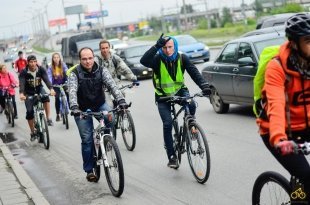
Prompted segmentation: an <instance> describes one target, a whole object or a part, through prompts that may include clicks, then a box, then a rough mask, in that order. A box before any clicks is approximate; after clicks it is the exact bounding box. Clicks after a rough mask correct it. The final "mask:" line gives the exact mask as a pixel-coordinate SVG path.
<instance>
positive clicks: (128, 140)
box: [121, 110, 136, 151]
mask: <svg viewBox="0 0 310 205" xmlns="http://www.w3.org/2000/svg"><path fill="white" fill-rule="evenodd" d="M121 118H122V119H121V130H122V136H123V139H124V143H125V146H126V148H127V150H129V151H133V150H134V149H135V147H136V130H135V125H134V123H133V119H132V116H131V113H130V111H129V110H126V111H124V113H123V115H122V116H121Z"/></svg>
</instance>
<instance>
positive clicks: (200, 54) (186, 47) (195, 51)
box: [174, 35, 210, 62]
mask: <svg viewBox="0 0 310 205" xmlns="http://www.w3.org/2000/svg"><path fill="white" fill-rule="evenodd" d="M174 38H175V39H176V40H177V42H178V48H179V51H180V52H182V53H184V54H185V55H187V56H188V57H189V60H190V61H191V62H197V61H202V60H203V61H204V62H207V61H209V59H210V51H209V47H208V46H206V45H205V44H204V43H202V42H199V41H197V40H196V39H195V38H194V37H193V36H191V35H178V36H174Z"/></svg>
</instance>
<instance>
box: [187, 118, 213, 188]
mask: <svg viewBox="0 0 310 205" xmlns="http://www.w3.org/2000/svg"><path fill="white" fill-rule="evenodd" d="M187 129H188V130H187V139H186V142H187V143H186V144H187V146H186V147H187V149H186V151H187V158H188V162H189V165H190V167H191V170H192V173H193V175H194V177H195V179H196V180H197V181H198V182H199V183H201V184H204V183H205V182H206V181H207V180H208V178H209V175H210V151H209V146H208V143H207V139H206V136H205V133H204V131H203V129H202V128H201V127H200V125H199V124H198V123H197V122H191V123H190V124H189V125H187Z"/></svg>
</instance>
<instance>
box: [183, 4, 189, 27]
mask: <svg viewBox="0 0 310 205" xmlns="http://www.w3.org/2000/svg"><path fill="white" fill-rule="evenodd" d="M182 1H183V12H184V19H185V31H187V28H188V22H187V9H186V4H185V0H182Z"/></svg>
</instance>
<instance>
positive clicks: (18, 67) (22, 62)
mask: <svg viewBox="0 0 310 205" xmlns="http://www.w3.org/2000/svg"><path fill="white" fill-rule="evenodd" d="M26 66H27V60H26V59H24V54H23V51H18V59H17V60H16V61H15V63H14V67H15V71H16V72H17V73H20V72H21V71H22V70H23V69H24V68H26Z"/></svg>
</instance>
